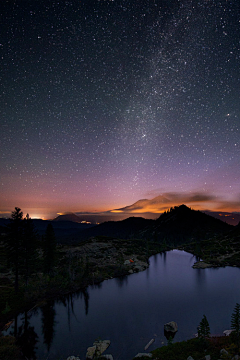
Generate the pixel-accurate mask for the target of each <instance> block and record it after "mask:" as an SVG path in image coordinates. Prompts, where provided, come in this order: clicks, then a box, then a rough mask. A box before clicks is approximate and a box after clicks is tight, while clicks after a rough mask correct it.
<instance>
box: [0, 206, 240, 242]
mask: <svg viewBox="0 0 240 360" xmlns="http://www.w3.org/2000/svg"><path fill="white" fill-rule="evenodd" d="M7 222H9V220H6V219H0V226H4V225H6V223H7ZM49 222H51V223H52V226H53V229H54V232H55V236H56V239H57V242H58V243H65V244H74V243H78V242H81V241H84V240H87V239H89V238H90V237H93V236H108V237H115V238H122V239H130V238H136V239H137V238H138V239H146V240H154V241H159V242H166V243H168V244H172V245H180V244H182V243H186V242H190V241H194V240H197V241H200V240H204V239H208V238H211V237H213V236H214V235H218V234H225V233H228V232H230V231H238V230H239V229H240V225H237V226H235V227H234V226H232V225H229V224H227V223H225V222H223V221H221V220H219V219H216V218H214V217H212V216H210V215H207V214H205V213H203V212H201V211H196V210H192V209H190V208H188V207H187V206H185V205H180V206H175V207H174V208H171V209H170V210H168V211H166V212H165V213H163V214H162V215H161V216H160V217H159V218H158V219H156V220H151V219H144V218H142V217H130V218H127V219H125V220H122V221H107V222H104V223H102V224H100V225H90V224H86V223H85V224H84V223H83V224H82V223H77V222H73V221H48V220H39V219H34V220H33V223H34V225H35V227H36V229H37V231H38V233H39V235H40V236H41V235H43V234H44V233H45V231H46V228H47V225H48V223H49ZM2 230H3V231H4V229H2Z"/></svg>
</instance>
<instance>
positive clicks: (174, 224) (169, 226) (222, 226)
mask: <svg viewBox="0 0 240 360" xmlns="http://www.w3.org/2000/svg"><path fill="white" fill-rule="evenodd" d="M231 229H233V226H232V225H229V224H227V223H225V222H223V221H221V220H219V219H216V218H214V217H212V216H210V215H207V214H204V213H203V212H201V211H196V210H192V209H190V208H188V207H187V206H186V205H180V206H175V207H174V208H171V209H170V210H168V211H166V212H164V213H163V214H162V215H161V216H160V217H159V218H158V219H157V220H155V222H154V224H153V225H152V226H151V227H149V228H147V229H144V231H142V232H141V234H140V236H141V237H142V238H143V237H146V238H149V239H154V240H156V241H160V242H162V241H166V242H168V243H170V242H171V243H172V244H181V243H183V242H187V241H192V240H199V241H200V240H203V239H206V238H209V237H212V236H214V235H215V234H223V233H227V232H228V231H230V230H231Z"/></svg>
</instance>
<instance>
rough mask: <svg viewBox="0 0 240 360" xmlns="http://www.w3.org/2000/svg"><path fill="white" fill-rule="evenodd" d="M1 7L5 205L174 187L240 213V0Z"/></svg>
mask: <svg viewBox="0 0 240 360" xmlns="http://www.w3.org/2000/svg"><path fill="white" fill-rule="evenodd" d="M1 8H2V9H1V18H2V19H3V21H2V22H1V32H0V33H1V40H0V41H1V45H0V51H1V66H0V79H1V97H0V125H1V130H0V131H1V138H0V141H1V143H0V145H1V155H0V156H1V160H0V161H1V163H0V166H1V175H0V176H1V183H0V185H1V188H0V197H1V207H0V210H1V212H2V213H7V212H9V211H11V210H12V208H13V207H14V206H19V207H23V208H24V209H26V211H30V212H31V211H32V213H39V214H41V215H43V214H44V213H45V214H47V213H49V214H50V212H52V213H54V212H57V211H61V212H62V211H69V210H72V211H87V210H89V211H93V210H108V209H111V208H117V207H119V208H120V207H122V206H125V205H130V204H131V203H133V202H135V201H137V200H139V199H140V198H143V197H151V196H152V197H154V196H157V195H160V194H166V193H170V192H171V193H173V192H174V193H178V194H181V193H187V194H190V193H199V194H209V195H211V197H213V196H215V198H216V202H217V203H216V202H215V205H214V203H212V208H214V206H215V208H216V207H219V206H220V205H219V204H221V205H222V207H223V208H224V207H225V208H228V209H231V210H238V211H240V206H239V203H240V190H239V182H240V181H239V179H240V166H239V164H240V149H239V139H240V96H239V93H240V92H239V89H240V86H239V85H240V84H239V79H240V70H239V68H240V66H239V65H240V44H239V40H240V22H239V14H240V5H239V1H238V0H235V1H230V0H229V1H226V0H224V1H221V0H220V1H212V0H205V1H204V0H199V1H190V0H186V1H169V0H168V1H157V0H156V1H154V0H148V1H147V0H145V1H120V0H119V1H118V0H115V1H110V0H109V1H107V0H105V1H104V0H99V1H87V0H86V1H70V0H69V1H61V2H58V1H47V0H42V1H39V2H37V1H27V0H26V1H20V0H19V1H13V0H12V1H4V3H3V4H1ZM196 204H197V203H196ZM217 204H218V205H217ZM208 205H209V206H210V204H208ZM30 214H31V213H30Z"/></svg>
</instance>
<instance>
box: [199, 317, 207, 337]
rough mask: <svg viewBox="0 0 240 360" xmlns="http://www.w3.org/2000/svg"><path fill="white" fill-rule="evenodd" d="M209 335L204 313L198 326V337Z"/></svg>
mask: <svg viewBox="0 0 240 360" xmlns="http://www.w3.org/2000/svg"><path fill="white" fill-rule="evenodd" d="M209 335H210V326H209V323H208V320H207V318H206V315H203V318H202V320H201V322H200V324H199V326H198V337H199V338H206V337H209Z"/></svg>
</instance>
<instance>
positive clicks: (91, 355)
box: [86, 345, 97, 359]
mask: <svg viewBox="0 0 240 360" xmlns="http://www.w3.org/2000/svg"><path fill="white" fill-rule="evenodd" d="M96 351H97V347H96V345H94V346H90V347H89V348H87V353H86V359H93V358H94V356H95V355H96Z"/></svg>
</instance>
